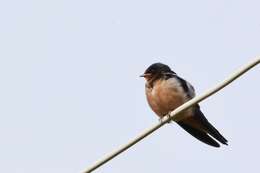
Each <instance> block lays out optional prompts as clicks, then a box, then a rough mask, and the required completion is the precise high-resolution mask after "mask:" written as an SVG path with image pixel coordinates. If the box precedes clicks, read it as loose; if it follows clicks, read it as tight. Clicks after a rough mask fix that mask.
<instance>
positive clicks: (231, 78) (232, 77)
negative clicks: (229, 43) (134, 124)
mask: <svg viewBox="0 0 260 173" xmlns="http://www.w3.org/2000/svg"><path fill="white" fill-rule="evenodd" d="M259 63H260V57H256V59H255V60H253V61H252V62H250V63H248V64H246V65H245V66H243V67H241V68H240V69H238V70H237V71H236V72H234V73H233V74H232V75H230V76H229V77H228V78H226V79H225V80H224V81H223V82H221V83H219V84H218V85H216V86H215V87H213V88H212V89H209V90H208V91H206V92H205V93H204V94H201V95H200V96H197V97H194V98H193V99H191V100H190V101H188V102H186V103H184V104H183V105H181V106H179V107H178V108H176V109H175V110H174V111H172V112H171V113H170V114H169V116H165V118H164V119H163V120H162V121H161V122H159V123H158V124H156V125H154V126H152V127H151V128H149V129H147V130H145V131H144V132H142V133H141V134H140V135H138V136H137V137H135V138H134V139H132V140H130V141H129V142H128V143H127V144H125V145H123V146H121V147H119V148H118V149H116V150H115V151H113V152H112V153H110V154H108V155H107V156H105V157H104V158H103V159H101V160H99V161H97V162H96V163H94V164H93V165H91V166H90V167H89V168H87V169H86V170H85V171H84V173H90V172H92V171H94V170H95V169H97V168H99V167H100V166H102V165H103V164H105V163H107V162H108V161H109V160H111V159H113V158H114V157H116V156H117V155H119V154H121V153H122V152H124V151H125V150H127V149H128V148H130V147H132V146H133V145H134V144H136V143H137V142H139V141H141V140H142V139H144V138H145V137H146V136H148V135H150V134H151V133H153V132H154V131H156V130H157V129H159V128H160V127H162V126H163V125H164V124H166V123H167V122H169V121H171V120H173V121H174V120H175V119H178V118H180V117H179V116H181V114H180V113H181V112H183V111H184V110H186V109H187V108H189V107H191V106H192V105H194V104H197V103H199V102H201V101H202V100H204V99H206V98H207V97H209V96H211V95H213V94H215V93H216V92H218V91H219V90H221V89H222V88H224V87H225V86H227V85H228V84H230V83H231V82H233V81H234V80H235V79H237V78H238V77H239V76H241V75H242V74H244V73H245V72H247V71H248V70H250V69H251V68H253V67H254V66H255V65H257V64H259Z"/></svg>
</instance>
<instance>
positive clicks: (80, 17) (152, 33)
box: [0, 0, 260, 173]
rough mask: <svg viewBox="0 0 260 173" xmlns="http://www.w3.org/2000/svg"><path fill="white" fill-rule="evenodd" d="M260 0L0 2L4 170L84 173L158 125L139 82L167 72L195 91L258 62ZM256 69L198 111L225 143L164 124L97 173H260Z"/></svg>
mask: <svg viewBox="0 0 260 173" xmlns="http://www.w3.org/2000/svg"><path fill="white" fill-rule="evenodd" d="M259 7H260V2H259V1H257V0H248V1H242V0H237V1H225V0H219V1H214V2H213V1H206V0H199V1H186V0H184V1H170V0H168V1H166V0H163V1H148V0H147V1H140V0H132V1H116V0H111V1H104V0H103V1H102V0H95V1H91V0H85V1H83V0H82V1H79V0H74V1H68V0H63V1H62V0H45V1H33V0H24V1H19V0H10V1H1V2H0V22H1V27H0V48H1V50H0V80H1V85H0V104H1V108H0V137H1V142H0V172H4V173H35V172H39V173H46V172H47V173H59V172H62V173H75V172H81V171H83V170H84V169H86V168H87V167H88V166H90V165H91V164H93V162H95V161H96V160H97V159H100V158H101V157H103V155H104V154H107V153H110V152H111V151H112V150H114V149H116V148H117V147H118V146H120V145H122V144H125V143H127V142H128V141H129V140H130V139H132V138H133V137H135V136H136V135H138V134H140V132H142V131H143V130H144V129H147V128H149V127H151V126H152V125H154V124H156V123H157V122H158V118H157V116H156V115H155V114H154V113H153V112H152V111H151V110H150V108H149V106H148V104H147V102H146V98H145V94H144V80H143V79H142V78H139V77H138V76H139V75H140V74H142V73H143V72H144V70H145V69H146V68H147V67H148V66H149V65H150V64H152V63H155V62H162V63H166V64H168V65H169V66H170V67H172V69H173V70H174V71H175V72H177V73H178V74H179V75H180V76H181V77H183V78H185V79H187V80H188V81H190V82H191V83H192V84H193V86H194V87H195V89H196V91H197V94H201V93H203V92H204V91H205V90H207V89H208V88H209V87H212V86H214V85H215V84H217V83H219V82H220V81H222V80H223V79H224V78H226V77H227V76H228V75H229V74H230V73H232V72H234V71H235V70H236V69H237V68H239V67H241V66H242V65H243V64H245V63H247V62H248V61H250V60H251V59H252V58H254V57H255V56H257V55H259V54H260V47H259V45H260V44H259V42H260V20H259V17H260V10H259ZM259 75H260V66H257V67H256V68H255V69H253V70H251V71H249V72H248V73H247V74H245V75H244V76H243V77H241V78H239V79H238V80H237V81H235V82H234V83H232V84H231V85H229V86H228V87H227V88H225V89H224V90H222V91H221V92H219V93H217V94H216V95H214V96H212V97H211V98H209V99H207V100H206V101H203V102H202V103H201V108H202V111H203V112H204V114H205V116H206V117H207V118H208V120H209V121H210V122H211V123H212V124H213V125H214V126H215V127H216V128H217V129H218V130H219V131H220V132H221V133H222V134H223V135H224V136H225V137H226V138H227V139H228V141H229V146H222V147H221V148H213V147H210V146H207V145H205V144H203V143H201V142H200V141H198V140H196V139H195V138H193V137H192V136H190V135H189V134H188V133H186V132H185V131H184V130H183V129H181V128H180V127H179V126H178V125H177V124H175V123H172V124H167V125H165V126H164V127H162V128H161V129H159V130H158V131H156V132H155V133H153V134H152V135H151V136H149V137H148V138H145V139H144V140H143V141H142V142H140V143H138V144H137V145H135V146H134V147H132V148H131V149H130V150H128V151H126V152H125V153H123V154H121V155H120V156H118V157H117V158H116V159H114V160H112V161H111V162H109V163H108V164H106V165H105V166H103V167H101V168H100V169H98V170H97V171H96V172H98V173H122V172H124V173H132V172H140V173H145V172H149V173H157V172H191V171H193V172H200V173H208V172H211V173H219V172H259V169H260V168H259V155H260V149H259V146H260V139H259V131H260V126H259V122H260V116H259V115H260V110H259V97H260V93H259V88H260V82H259V79H260V78H259Z"/></svg>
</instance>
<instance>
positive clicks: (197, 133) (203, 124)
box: [177, 105, 228, 147]
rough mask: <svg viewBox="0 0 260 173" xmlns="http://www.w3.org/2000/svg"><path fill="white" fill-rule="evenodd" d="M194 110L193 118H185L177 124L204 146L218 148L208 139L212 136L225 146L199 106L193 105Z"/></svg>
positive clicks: (222, 139) (214, 142) (222, 138)
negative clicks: (204, 144)
mask: <svg viewBox="0 0 260 173" xmlns="http://www.w3.org/2000/svg"><path fill="white" fill-rule="evenodd" d="M194 109H195V110H194V114H193V116H191V117H188V118H185V119H183V120H181V121H180V122H177V123H178V124H179V125H180V126H181V127H182V128H183V129H184V130H186V131H187V132H188V133H190V134H191V135H192V136H194V137H195V138H197V139H198V140H200V141H202V142H204V143H206V144H209V145H211V146H214V147H219V144H218V143H217V142H216V141H215V140H214V139H212V138H211V137H210V136H212V137H214V138H215V139H216V140H218V141H219V142H221V143H222V144H225V145H227V142H228V141H227V140H226V139H225V138H224V137H223V136H222V135H221V134H220V133H219V131H218V130H217V129H216V128H215V127H214V126H213V125H211V124H210V123H209V121H208V120H207V119H206V117H205V116H204V115H203V113H202V112H201V110H200V107H199V105H195V108H194ZM209 135H210V136H209Z"/></svg>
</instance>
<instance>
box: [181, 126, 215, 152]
mask: <svg viewBox="0 0 260 173" xmlns="http://www.w3.org/2000/svg"><path fill="white" fill-rule="evenodd" d="M178 124H179V125H180V126H181V127H182V128H183V129H184V130H186V131H187V132H188V133H189V134H191V135H192V136H193V137H195V138H197V139H198V140H200V141H201V142H204V143H206V144H208V145H210V146H213V147H220V145H219V143H217V142H216V141H215V140H214V139H212V138H211V137H210V136H209V135H208V134H207V133H205V132H203V131H200V130H198V129H196V128H193V127H192V126H189V125H187V124H185V123H184V122H178Z"/></svg>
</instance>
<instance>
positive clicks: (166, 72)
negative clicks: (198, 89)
mask: <svg viewBox="0 0 260 173" xmlns="http://www.w3.org/2000/svg"><path fill="white" fill-rule="evenodd" d="M140 77H144V78H145V80H146V84H145V93H146V98H147V101H148V103H149V106H150V107H151V109H152V110H153V111H154V112H155V113H156V114H157V115H158V116H159V118H163V117H164V116H166V115H168V113H169V112H171V111H173V110H174V109H176V108H177V107H179V106H180V105H182V104H183V103H185V102H187V101H189V100H190V99H192V98H193V97H195V90H194V88H193V86H192V85H191V84H190V83H189V82H187V81H186V80H184V79H182V78H181V77H179V76H178V75H177V74H176V73H175V72H174V71H172V70H171V68H170V67H169V66H167V65H165V64H162V63H155V64H152V65H151V66H149V67H148V68H147V69H146V70H145V72H144V74H143V75H141V76H140ZM174 121H175V122H176V123H177V124H178V125H180V126H181V127H182V128H183V129H184V130H186V131H187V132H188V133H189V134H191V135H192V136H193V137H195V138H197V139H198V140H200V141H202V142H204V143H206V144H208V145H210V146H213V147H220V145H219V143H218V142H217V141H219V142H220V143H222V144H225V145H227V142H228V141H227V140H226V139H225V138H224V137H223V136H222V135H221V134H220V133H219V131H218V130H217V129H216V128H215V127H214V126H213V125H211V124H210V123H209V121H208V120H207V119H206V117H205V116H204V115H203V113H202V112H201V110H200V106H199V104H195V105H194V106H192V107H190V108H188V109H187V110H185V111H184V112H182V113H181V114H180V116H178V118H177V119H174ZM216 140H217V141H216Z"/></svg>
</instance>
